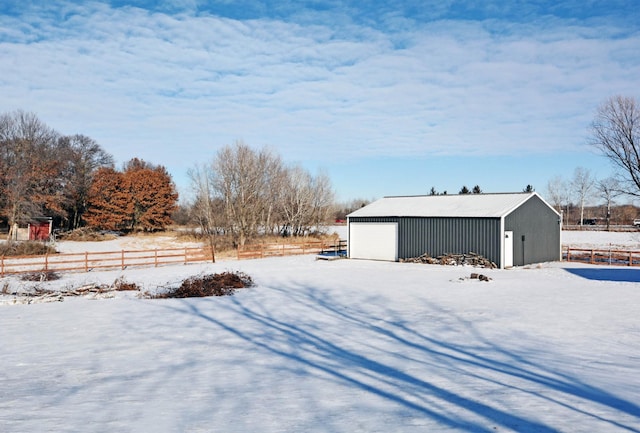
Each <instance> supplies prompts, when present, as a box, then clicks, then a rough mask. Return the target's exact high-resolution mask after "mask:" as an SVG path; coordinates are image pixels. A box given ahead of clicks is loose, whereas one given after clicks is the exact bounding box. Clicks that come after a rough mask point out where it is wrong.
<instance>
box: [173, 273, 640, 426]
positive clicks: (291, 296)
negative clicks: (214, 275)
mask: <svg viewBox="0 0 640 433" xmlns="http://www.w3.org/2000/svg"><path fill="white" fill-rule="evenodd" d="M269 290H273V291H276V292H280V294H279V295H281V296H287V298H288V302H291V305H292V309H291V311H308V315H307V316H306V317H295V319H293V320H292V319H291V316H290V315H289V316H288V317H283V316H282V310H281V309H278V311H274V312H271V311H269V310H268V308H267V307H265V306H258V305H254V304H252V303H251V302H245V301H244V299H249V297H247V298H243V297H236V298H233V299H232V300H230V303H229V305H228V307H229V308H231V309H233V311H234V312H235V313H236V314H238V315H239V316H240V317H239V319H241V321H240V322H238V318H235V319H227V320H224V319H222V318H220V317H216V315H214V314H211V313H209V312H208V311H209V310H210V309H209V306H210V305H209V303H210V302H215V300H214V301H212V300H207V299H200V300H184V301H181V303H180V304H178V305H174V307H169V308H177V309H179V310H180V311H181V312H183V313H186V314H191V315H194V316H196V317H199V318H201V319H202V320H205V321H207V322H208V323H210V324H211V325H212V326H214V327H215V328H217V329H219V330H223V331H225V332H228V333H230V334H232V335H234V336H235V337H237V338H238V339H240V340H241V341H243V342H245V343H247V344H249V345H250V347H252V348H253V349H254V350H256V351H257V352H263V353H268V354H271V355H276V356H277V357H282V358H283V359H285V360H286V361H287V363H291V364H292V365H291V368H292V369H303V370H305V371H308V372H311V373H313V374H315V375H317V376H322V377H324V378H328V380H331V381H334V382H335V383H338V384H341V385H344V386H347V387H349V388H355V389H358V390H360V392H365V393H368V394H372V395H374V396H376V397H378V398H381V399H383V400H386V401H388V402H391V403H394V404H395V405H397V407H398V408H400V409H402V410H404V411H408V412H409V413H411V414H413V416H418V417H428V418H429V419H431V420H432V421H434V422H436V423H438V424H439V425H441V426H443V427H446V428H452V429H458V430H461V431H474V432H487V433H488V432H494V431H496V429H501V428H506V429H513V430H515V431H519V432H542V433H545V432H549V433H550V432H555V431H557V426H551V425H546V424H545V423H543V422H541V421H538V420H536V419H531V418H529V417H527V416H525V415H519V414H518V413H522V411H520V412H519V411H518V410H517V408H516V410H513V409H512V410H510V409H509V405H508V404H501V403H503V402H500V399H501V396H502V395H505V394H509V393H511V394H512V395H513V394H516V395H517V396H516V400H515V402H516V403H518V402H519V403H521V404H522V403H523V402H524V401H527V399H529V400H536V401H537V402H538V405H539V406H540V407H541V408H544V407H546V406H549V405H558V406H560V407H561V408H562V410H568V411H572V412H575V413H576V414H578V415H579V416H586V417H588V419H592V420H593V421H597V422H602V423H605V424H604V425H608V426H609V427H611V428H616V429H621V430H625V431H630V432H639V431H640V430H638V429H637V428H636V427H632V426H630V425H626V424H625V423H624V422H621V421H618V420H614V419H610V418H611V417H609V418H607V417H606V416H605V415H596V414H595V413H589V412H588V411H587V410H585V409H584V407H585V404H589V405H593V404H597V405H600V406H601V407H605V408H609V409H614V410H615V411H618V412H622V413H624V414H626V415H627V418H628V417H629V416H631V417H632V418H638V417H640V407H639V406H638V405H637V404H635V403H632V402H629V401H626V400H623V399H620V398H618V397H616V396H615V395H612V394H610V393H608V392H607V391H606V390H604V389H601V388H598V387H595V386H591V385H589V384H587V383H584V382H583V381H581V380H580V379H578V378H577V377H575V376H573V375H571V374H569V373H567V372H564V371H558V370H557V369H553V368H552V367H550V366H548V365H547V363H545V362H544V360H545V358H544V356H541V354H540V349H539V348H538V347H534V348H531V349H527V348H524V349H520V350H515V349H507V348H506V347H503V346H501V345H500V344H499V343H496V342H495V341H491V340H489V339H487V338H485V337H484V336H483V335H482V334H481V333H480V332H479V331H478V329H477V327H476V326H475V325H474V323H473V320H467V319H465V318H463V317H459V316H456V315H455V314H453V313H452V312H450V311H443V310H441V309H439V307H438V306H436V305H433V304H430V303H427V302H426V301H423V302H424V303H425V305H424V306H423V308H422V310H421V311H424V313H425V314H424V320H427V321H428V320H429V319H430V318H432V319H434V320H438V321H440V322H442V320H443V318H444V320H445V321H446V323H440V324H439V325H438V326H437V327H436V328H434V330H439V331H442V332H443V333H449V334H450V335H454V336H455V335H465V336H466V337H465V338H462V339H461V340H460V341H461V342H460V343H454V342H452V341H451V340H448V339H446V337H444V336H442V337H440V336H439V334H438V333H436V334H438V335H426V332H425V331H424V330H423V328H420V329H416V328H417V326H416V324H417V323H416V322H415V321H410V322H409V321H407V320H405V319H404V317H403V314H402V312H398V311H393V310H392V309H390V308H388V307H386V306H385V300H384V299H376V298H372V299H369V300H368V301H367V305H366V306H365V305H364V304H345V303H341V302H339V301H337V300H336V299H334V298H332V297H330V296H329V295H328V294H327V292H325V291H323V290H321V289H319V288H314V287H306V286H302V285H300V286H296V285H295V284H290V285H289V287H286V288H280V289H278V288H269ZM293 307H295V308H293ZM372 311H376V313H372ZM247 321H248V323H250V324H251V325H252V326H245V325H246V324H247ZM239 323H242V326H238V324H239ZM327 324H329V325H327ZM341 330H345V332H344V333H343V332H341ZM461 333H462V334H461ZM256 356H259V353H256ZM432 371H437V372H441V373H440V374H443V375H444V376H440V379H442V378H443V377H444V379H445V380H444V381H443V380H436V379H438V377H432V376H430V372H432ZM451 377H455V378H456V384H457V381H458V378H459V379H460V382H461V383H462V385H459V386H454V387H451V386H449V385H447V384H446V382H447V379H450V378H451ZM467 386H468V387H470V388H469V389H471V390H473V389H475V388H477V387H480V388H486V389H487V390H490V391H489V395H495V396H496V397H495V399H492V398H490V397H488V398H482V393H480V394H475V395H474V393H473V392H462V390H465V391H466V390H467V388H465V387H467ZM474 387H475V388H474ZM463 394H464V395H463ZM470 394H471V395H472V396H469V395H470ZM452 408H454V410H452ZM478 419H480V420H481V421H478Z"/></svg>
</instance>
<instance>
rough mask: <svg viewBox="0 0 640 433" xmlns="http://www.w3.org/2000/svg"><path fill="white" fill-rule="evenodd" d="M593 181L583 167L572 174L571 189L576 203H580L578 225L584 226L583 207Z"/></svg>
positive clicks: (589, 173)
mask: <svg viewBox="0 0 640 433" xmlns="http://www.w3.org/2000/svg"><path fill="white" fill-rule="evenodd" d="M594 184H595V180H594V179H593V177H592V176H591V172H590V171H589V170H587V169H586V168H584V167H577V168H576V169H575V171H574V172H573V178H572V179H571V189H572V191H573V193H574V194H575V195H576V198H577V199H578V202H579V203H580V225H581V226H582V225H584V206H585V202H586V201H587V200H588V199H589V195H590V193H591V190H592V189H593V186H594Z"/></svg>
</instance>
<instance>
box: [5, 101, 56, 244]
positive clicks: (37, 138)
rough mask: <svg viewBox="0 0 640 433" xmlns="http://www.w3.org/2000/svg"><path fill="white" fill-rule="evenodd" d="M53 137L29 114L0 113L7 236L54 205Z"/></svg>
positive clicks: (18, 112)
mask: <svg viewBox="0 0 640 433" xmlns="http://www.w3.org/2000/svg"><path fill="white" fill-rule="evenodd" d="M57 136H58V134H57V133H56V132H55V131H54V130H53V129H51V128H49V127H48V126H46V125H45V124H44V123H43V122H42V121H40V119H38V117H37V116H36V115H35V114H33V113H27V112H24V111H21V110H18V111H15V112H12V113H7V114H3V115H0V213H3V214H4V215H5V216H6V217H7V220H8V223H9V227H10V229H9V239H12V238H13V237H14V235H15V234H16V230H17V227H18V223H19V222H21V221H24V220H28V219H30V218H34V217H37V216H42V211H43V209H44V208H45V207H47V206H49V207H51V208H56V207H57V203H56V202H55V198H56V195H57V193H58V192H59V183H60V164H59V161H58V155H59V154H58V152H56V148H55V144H56V139H57ZM57 210H58V209H57Z"/></svg>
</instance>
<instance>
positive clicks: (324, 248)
mask: <svg viewBox="0 0 640 433" xmlns="http://www.w3.org/2000/svg"><path fill="white" fill-rule="evenodd" d="M346 245H347V244H346V241H344V240H340V241H337V242H336V241H308V242H301V243H290V244H287V243H269V244H256V245H243V246H239V247H238V250H237V258H238V260H243V259H261V258H264V257H274V256H293V255H299V254H321V253H325V252H335V253H336V254H338V253H339V252H341V251H345V250H346Z"/></svg>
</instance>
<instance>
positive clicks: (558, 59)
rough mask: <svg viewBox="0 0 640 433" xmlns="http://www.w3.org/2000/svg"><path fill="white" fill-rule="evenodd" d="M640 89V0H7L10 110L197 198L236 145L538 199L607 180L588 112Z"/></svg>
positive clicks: (328, 168) (374, 192)
mask: <svg viewBox="0 0 640 433" xmlns="http://www.w3.org/2000/svg"><path fill="white" fill-rule="evenodd" d="M639 83H640V12H639V9H638V6H637V2H636V1H635V0H628V1H624V0H569V1H557V0H553V1H527V0H504V1H497V0H496V1H491V0H487V1H477V0H438V1H430V0H385V1H376V0H301V1H293V0H283V1H278V0H239V1H233V0H213V1H204V0H174V1H170V0H160V1H150V0H138V1H133V0H131V1H126V0H110V1H109V0H102V1H100V0H97V1H81V0H59V1H53V2H52V1H48V0H43V1H35V0H34V1H24V0H2V2H0V112H8V111H13V110H16V109H22V110H25V111H29V112H34V113H35V114H37V115H38V117H39V118H40V119H41V120H42V121H44V122H45V123H46V124H47V125H49V126H51V127H53V128H54V129H56V130H58V131H59V132H61V133H63V134H76V133H81V134H85V135H88V136H90V137H92V138H94V139H95V140H97V141H98V142H99V143H100V144H101V145H102V147H103V148H104V149H105V150H106V151H107V152H109V153H111V154H112V155H113V156H114V157H115V159H116V160H117V161H118V164H121V163H123V162H125V161H127V160H129V159H131V158H133V157H139V158H142V159H145V160H147V161H149V162H152V163H155V164H161V165H164V166H166V167H167V169H168V170H169V172H170V173H171V174H172V176H173V178H174V180H175V182H176V184H177V185H178V187H179V190H180V191H181V192H182V193H183V194H184V195H186V194H187V192H188V189H189V181H188V177H187V175H186V173H187V170H188V169H189V168H191V167H194V166H195V165H196V164H198V163H202V162H206V161H210V160H211V159H212V158H213V157H214V155H215V153H216V151H217V150H218V149H220V148H221V147H222V146H225V145H228V144H232V143H233V142H235V141H236V140H243V141H244V142H245V143H247V144H249V145H251V146H253V147H256V148H262V147H265V146H266V147H269V148H271V149H273V150H274V151H275V152H277V153H278V154H280V155H281V156H282V157H283V159H284V160H285V161H287V162H288V163H290V164H301V165H302V166H304V167H306V168H307V169H309V170H310V171H311V172H313V173H315V172H317V171H318V170H322V171H324V172H326V173H327V174H328V175H329V176H330V177H331V179H332V181H333V184H334V187H335V189H336V192H337V194H338V197H339V198H340V199H342V200H347V199H352V198H360V197H361V198H377V197H381V196H384V195H405V194H424V193H428V192H429V190H430V189H431V187H435V188H436V190H438V191H440V192H441V191H445V190H446V191H448V192H449V193H457V192H458V191H459V190H460V188H461V187H462V186H463V185H466V186H468V187H469V188H471V187H473V186H474V185H476V184H477V185H480V187H481V188H482V189H483V190H484V191H485V192H503V191H521V190H522V189H523V188H524V187H525V186H526V185H527V184H532V185H533V186H534V187H535V188H536V190H537V191H539V192H540V193H542V194H543V195H544V194H545V192H546V185H547V182H548V181H549V179H551V178H553V177H555V176H563V177H565V178H567V179H569V178H571V176H572V175H573V171H574V169H575V168H576V167H584V168H587V169H589V170H591V171H592V173H593V175H594V176H596V177H598V178H604V177H607V176H609V175H611V174H612V169H611V166H610V165H609V164H608V162H607V160H605V159H604V158H603V157H601V156H599V155H598V154H597V153H595V152H594V150H593V149H592V148H590V147H589V146H588V145H587V144H586V143H587V141H588V138H589V131H588V127H589V123H590V122H591V120H592V119H593V116H594V112H595V110H596V108H597V106H598V105H599V104H600V103H602V102H603V101H604V100H605V99H606V98H608V97H610V96H613V95H617V94H622V95H625V96H633V97H639V96H640V94H639V93H638V88H639V86H638V85H639Z"/></svg>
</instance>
